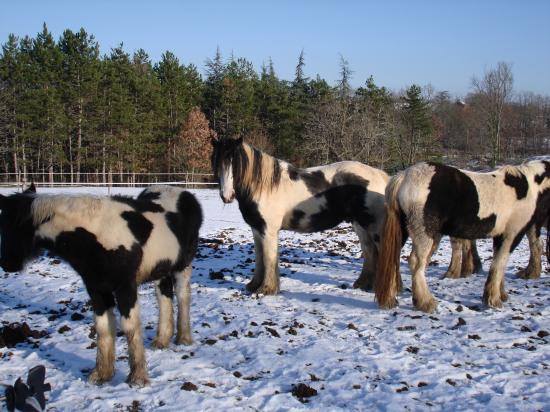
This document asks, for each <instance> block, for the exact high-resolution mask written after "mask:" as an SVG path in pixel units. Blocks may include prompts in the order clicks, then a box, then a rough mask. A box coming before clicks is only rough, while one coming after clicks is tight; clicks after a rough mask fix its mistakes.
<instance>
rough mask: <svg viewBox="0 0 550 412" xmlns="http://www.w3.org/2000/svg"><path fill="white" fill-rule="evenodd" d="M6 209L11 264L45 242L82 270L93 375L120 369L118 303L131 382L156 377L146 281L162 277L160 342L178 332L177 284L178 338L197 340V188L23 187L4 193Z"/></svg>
mask: <svg viewBox="0 0 550 412" xmlns="http://www.w3.org/2000/svg"><path fill="white" fill-rule="evenodd" d="M0 210H1V211H2V213H1V215H0V234H1V237H2V245H1V255H0V266H2V268H3V269H4V270H5V271H8V272H15V271H19V270H21V269H22V268H23V267H24V264H25V263H26V262H27V261H28V260H29V259H30V258H32V257H33V256H36V255H37V254H38V252H39V250H40V249H42V248H43V249H48V250H50V251H52V252H53V253H54V254H56V255H59V256H60V257H62V258H64V259H66V260H67V262H68V263H69V264H70V265H71V266H72V267H73V268H74V269H75V270H76V271H77V272H78V273H79V275H80V276H81V277H82V280H83V281H84V285H85V286H86V290H87V291H88V294H89V295H90V298H91V303H92V307H93V310H94V313H95V327H96V331H97V358H96V366H95V368H94V370H93V371H92V372H91V374H90V376H89V381H90V382H93V383H98V384H99V383H103V382H106V381H108V380H110V379H111V378H112V376H113V373H114V365H115V316H114V311H113V309H114V306H115V302H116V306H117V308H118V310H119V312H120V315H121V326H122V330H123V331H124V333H125V334H126V337H127V340H128V352H129V362H130V374H129V376H128V382H129V383H130V384H136V385H144V384H146V383H147V382H148V375H147V371H146V365H145V354H144V349H143V338H142V333H141V325H140V319H139V305H138V295H137V287H138V285H139V284H140V283H142V282H145V281H149V280H155V281H156V288H157V298H158V303H159V326H158V334H157V337H156V339H155V340H154V342H153V345H154V346H156V347H159V348H163V347H166V346H167V345H168V343H169V340H170V338H171V336H172V334H173V331H174V325H173V314H172V296H173V293H174V288H175V291H176V297H177V300H178V321H177V329H178V332H177V337H176V343H178V344H179V343H185V344H190V343H191V342H192V338H191V331H190V322H189V306H190V298H191V297H190V287H189V281H190V276H191V262H192V260H193V257H194V255H195V252H196V249H197V244H198V231H199V228H200V226H201V223H202V211H201V208H200V205H199V203H198V202H197V200H196V199H195V197H194V196H193V195H192V194H190V193H189V192H186V191H184V190H181V189H177V188H172V187H167V186H165V187H153V188H149V189H146V190H144V191H143V192H142V193H141V194H140V195H139V196H138V198H137V199H133V198H129V197H123V196H112V197H97V196H88V195H82V196H66V195H36V194H32V193H21V194H14V195H11V196H7V197H5V196H2V195H0Z"/></svg>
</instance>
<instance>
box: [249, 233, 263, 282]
mask: <svg viewBox="0 0 550 412" xmlns="http://www.w3.org/2000/svg"><path fill="white" fill-rule="evenodd" d="M252 235H253V236H254V253H255V255H256V266H255V268H254V277H253V278H252V280H251V281H250V282H248V284H247V285H246V290H248V291H249V292H250V293H255V292H256V291H257V290H258V289H259V288H260V286H262V283H264V275H265V266H264V250H263V246H262V235H261V234H260V233H258V232H256V231H255V230H252Z"/></svg>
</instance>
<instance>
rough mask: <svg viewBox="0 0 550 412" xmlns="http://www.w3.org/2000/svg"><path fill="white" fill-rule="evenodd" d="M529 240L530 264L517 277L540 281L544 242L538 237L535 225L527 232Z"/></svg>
mask: <svg viewBox="0 0 550 412" xmlns="http://www.w3.org/2000/svg"><path fill="white" fill-rule="evenodd" d="M527 239H528V240H529V264H528V265H527V267H526V268H525V269H521V270H519V271H518V272H517V276H518V277H520V278H522V279H538V278H540V272H541V267H542V261H541V256H542V250H543V245H542V240H541V239H540V237H539V236H537V229H536V227H535V225H533V226H531V227H530V228H529V230H528V231H527Z"/></svg>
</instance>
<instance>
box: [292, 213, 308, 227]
mask: <svg viewBox="0 0 550 412" xmlns="http://www.w3.org/2000/svg"><path fill="white" fill-rule="evenodd" d="M305 216H306V212H304V211H303V210H300V209H294V210H293V211H292V217H291V218H290V223H289V225H290V228H291V229H299V228H300V227H301V221H302V219H303V218H304V217H305Z"/></svg>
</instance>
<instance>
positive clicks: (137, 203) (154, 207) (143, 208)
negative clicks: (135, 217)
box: [111, 195, 164, 213]
mask: <svg viewBox="0 0 550 412" xmlns="http://www.w3.org/2000/svg"><path fill="white" fill-rule="evenodd" d="M111 199H113V200H114V201H116V202H120V203H124V204H127V205H128V206H130V207H132V208H133V209H134V210H135V211H137V212H140V213H144V212H156V213H161V212H164V208H163V207H162V206H161V205H159V204H157V203H154V202H152V201H151V200H149V199H139V198H138V199H134V198H132V197H128V196H120V195H115V196H111Z"/></svg>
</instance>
